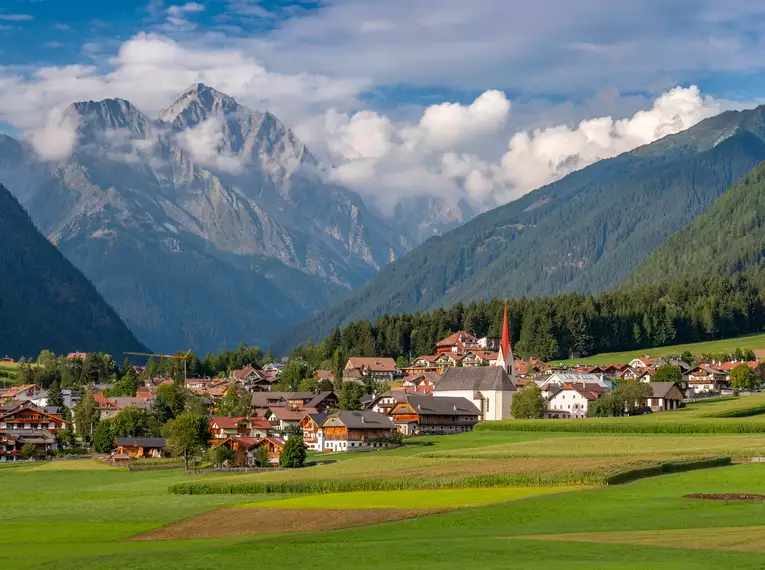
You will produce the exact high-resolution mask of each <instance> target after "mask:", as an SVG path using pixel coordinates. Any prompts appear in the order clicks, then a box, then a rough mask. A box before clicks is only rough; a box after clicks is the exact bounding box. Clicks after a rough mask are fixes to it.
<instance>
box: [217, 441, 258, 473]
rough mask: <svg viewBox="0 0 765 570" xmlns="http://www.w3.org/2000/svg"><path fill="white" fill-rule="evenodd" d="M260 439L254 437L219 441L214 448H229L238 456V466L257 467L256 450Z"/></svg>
mask: <svg viewBox="0 0 765 570" xmlns="http://www.w3.org/2000/svg"><path fill="white" fill-rule="evenodd" d="M259 441H260V438H254V437H229V438H226V439H224V440H221V441H218V442H217V443H216V444H214V447H220V446H224V447H228V448H229V449H230V450H232V451H233V452H234V454H235V455H236V463H237V465H247V466H253V465H255V453H254V451H255V449H257V444H258V442H259Z"/></svg>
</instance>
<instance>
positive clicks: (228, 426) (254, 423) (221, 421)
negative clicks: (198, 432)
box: [210, 416, 271, 439]
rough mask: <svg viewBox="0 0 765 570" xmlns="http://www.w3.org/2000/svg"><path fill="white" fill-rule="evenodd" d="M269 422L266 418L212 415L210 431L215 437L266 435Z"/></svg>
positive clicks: (269, 427)
mask: <svg viewBox="0 0 765 570" xmlns="http://www.w3.org/2000/svg"><path fill="white" fill-rule="evenodd" d="M270 429H271V422H269V421H268V420H267V419H266V418H246V417H234V418H231V417H228V416H212V417H211V418H210V432H211V433H212V434H213V437H214V438H215V439H227V438H239V437H266V436H267V435H269V431H270Z"/></svg>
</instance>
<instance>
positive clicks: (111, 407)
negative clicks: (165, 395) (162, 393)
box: [93, 394, 154, 420]
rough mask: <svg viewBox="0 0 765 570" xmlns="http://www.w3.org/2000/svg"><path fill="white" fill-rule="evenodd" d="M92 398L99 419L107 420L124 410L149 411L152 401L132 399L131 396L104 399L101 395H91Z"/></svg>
mask: <svg viewBox="0 0 765 570" xmlns="http://www.w3.org/2000/svg"><path fill="white" fill-rule="evenodd" d="M93 398H94V399H95V400H96V403H97V404H98V409H99V410H100V411H101V419H102V420H108V419H111V418H113V417H114V416H116V415H117V414H119V413H120V412H121V411H122V410H124V409H125V408H137V409H139V410H151V407H152V403H153V402H154V400H153V399H151V400H148V399H145V398H134V397H132V396H116V397H114V398H106V397H105V396H104V395H103V394H93Z"/></svg>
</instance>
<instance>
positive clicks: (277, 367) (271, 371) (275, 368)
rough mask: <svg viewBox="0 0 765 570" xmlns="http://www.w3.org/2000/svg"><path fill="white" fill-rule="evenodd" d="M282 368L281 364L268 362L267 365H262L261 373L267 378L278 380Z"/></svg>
mask: <svg viewBox="0 0 765 570" xmlns="http://www.w3.org/2000/svg"><path fill="white" fill-rule="evenodd" d="M284 367H285V364H284V363H283V362H269V363H268V364H264V365H263V372H265V373H266V375H267V376H271V377H277V378H278V377H279V376H281V375H282V371H283V370H284Z"/></svg>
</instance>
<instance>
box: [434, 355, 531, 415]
mask: <svg viewBox="0 0 765 570" xmlns="http://www.w3.org/2000/svg"><path fill="white" fill-rule="evenodd" d="M516 391H517V390H516V388H515V384H513V381H512V380H511V378H510V376H508V374H507V372H506V371H505V368H504V367H501V366H476V367H472V366H471V367H466V368H447V369H446V372H444V375H443V377H442V378H441V380H440V381H439V382H438V384H436V387H435V389H434V390H433V396H435V397H437V398H438V397H441V396H446V397H457V398H465V399H466V400H468V401H469V402H472V403H473V404H475V407H476V408H478V409H479V410H480V412H481V416H480V418H479V419H480V420H482V421H483V420H502V419H506V418H509V417H510V403H511V402H512V400H513V394H514V393H515V392H516Z"/></svg>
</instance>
